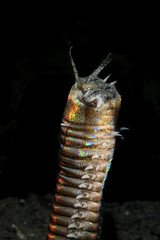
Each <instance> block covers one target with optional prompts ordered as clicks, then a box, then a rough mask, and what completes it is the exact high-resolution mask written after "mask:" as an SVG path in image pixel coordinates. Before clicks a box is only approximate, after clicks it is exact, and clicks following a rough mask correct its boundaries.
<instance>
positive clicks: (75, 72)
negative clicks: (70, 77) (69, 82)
mask: <svg viewBox="0 0 160 240" xmlns="http://www.w3.org/2000/svg"><path fill="white" fill-rule="evenodd" d="M71 51H72V47H70V50H69V56H70V60H71V64H72V67H73V71H74V75H75V79H76V81H78V79H79V76H78V71H77V68H76V65H75V62H74V61H73V58H72V53H71Z"/></svg>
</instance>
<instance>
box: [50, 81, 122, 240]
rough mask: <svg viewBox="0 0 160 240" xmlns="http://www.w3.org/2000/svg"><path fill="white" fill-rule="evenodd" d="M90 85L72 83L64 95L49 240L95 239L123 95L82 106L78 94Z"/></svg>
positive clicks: (90, 86)
mask: <svg viewBox="0 0 160 240" xmlns="http://www.w3.org/2000/svg"><path fill="white" fill-rule="evenodd" d="M94 87H97V86H93V84H83V83H82V84H81V82H80V83H78V84H77V83H75V84H74V86H73V87H72V89H71V91H70V94H69V96H68V101H67V104H66V108H65V111H64V115H63V119H62V124H61V159H60V173H59V178H58V183H57V189H56V194H55V201H54V204H53V213H52V216H51V222H50V225H49V233H48V238H47V239H50V240H51V239H57V240H66V239H79V240H81V239H86V240H87V239H92V240H94V239H97V233H98V225H99V216H100V209H101V199H102V194H103V188H104V183H105V180H106V178H107V174H108V171H109V169H110V166H111V161H112V158H113V153H114V147H115V136H116V132H115V125H116V121H117V116H118V111H119V108H120V103H121V97H120V95H119V94H118V92H117V91H115V92H114V94H113V95H114V96H113V97H109V98H108V99H107V100H106V101H105V102H104V104H102V105H101V106H100V107H98V108H97V107H95V105H94V104H93V105H90V104H86V103H85V100H84V99H83V97H82V95H83V96H84V93H85V89H92V88H94ZM98 87H99V86H98ZM94 103H95V102H94Z"/></svg>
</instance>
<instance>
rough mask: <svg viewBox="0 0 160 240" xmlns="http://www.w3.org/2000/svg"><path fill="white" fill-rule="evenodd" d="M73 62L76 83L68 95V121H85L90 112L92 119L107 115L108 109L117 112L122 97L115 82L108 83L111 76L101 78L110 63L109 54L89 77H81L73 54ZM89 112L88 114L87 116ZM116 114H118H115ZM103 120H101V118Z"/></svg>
mask: <svg viewBox="0 0 160 240" xmlns="http://www.w3.org/2000/svg"><path fill="white" fill-rule="evenodd" d="M70 58H71V63H72V66H73V71H74V74H75V80H76V81H75V84H74V85H73V86H72V88H71V91H70V94H69V96H68V102H67V106H66V109H65V112H64V117H65V118H66V120H67V121H71V122H72V121H73V122H74V121H75V120H76V122H77V121H80V123H84V122H85V119H86V117H88V114H90V118H91V119H94V120H95V118H96V119H99V117H100V116H99V115H100V114H101V115H102V112H103V115H106V114H107V113H106V111H108V110H111V111H112V112H114V113H115V112H117V110H119V108H120V103H121V97H120V95H119V93H118V92H117V90H116V87H115V84H114V83H115V82H113V83H107V80H108V78H109V76H110V75H109V76H107V77H106V78H105V79H101V78H99V76H98V75H99V73H100V72H101V71H102V70H103V69H104V67H106V66H107V65H108V63H110V61H111V54H109V55H108V56H107V57H106V58H105V59H104V61H102V63H101V64H100V65H99V67H98V68H97V69H96V70H95V71H94V72H93V73H92V74H90V75H89V76H87V77H83V78H82V77H79V75H78V71H77V69H76V66H75V63H74V61H73V58H72V56H71V51H70ZM86 114H87V116H86ZM114 115H116V114H114ZM100 121H101V120H100ZM103 121H104V119H103Z"/></svg>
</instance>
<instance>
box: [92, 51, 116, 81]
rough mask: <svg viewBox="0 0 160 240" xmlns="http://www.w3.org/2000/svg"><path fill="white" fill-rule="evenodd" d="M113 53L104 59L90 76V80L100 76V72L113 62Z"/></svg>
mask: <svg viewBox="0 0 160 240" xmlns="http://www.w3.org/2000/svg"><path fill="white" fill-rule="evenodd" d="M111 60H112V59H111V53H109V54H108V56H107V57H106V58H105V59H104V60H103V61H102V63H101V64H100V66H99V67H98V68H97V69H96V70H95V71H94V72H93V73H91V75H90V76H89V77H88V82H89V81H91V80H93V79H94V78H96V77H97V76H98V74H99V73H100V72H101V71H102V70H103V69H104V68H105V67H106V66H107V65H108V64H109V63H110V62H111Z"/></svg>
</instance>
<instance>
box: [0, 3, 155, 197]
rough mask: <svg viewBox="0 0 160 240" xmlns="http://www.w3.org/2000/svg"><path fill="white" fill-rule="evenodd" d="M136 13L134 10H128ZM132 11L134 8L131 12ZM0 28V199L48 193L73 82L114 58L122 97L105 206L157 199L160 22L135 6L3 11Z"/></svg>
mask: <svg viewBox="0 0 160 240" xmlns="http://www.w3.org/2000/svg"><path fill="white" fill-rule="evenodd" d="M135 7H136V6H135ZM136 8H137V9H138V6H137V7H136ZM1 11H2V14H1V22H0V40H1V43H0V198H5V197H7V196H19V197H25V196H27V195H28V193H30V192H34V193H37V194H45V193H48V192H54V189H55V184H56V178H57V173H58V163H59V160H58V154H59V151H58V149H59V134H60V122H61V118H62V114H63V110H64V107H65V103H66V100H67V96H68V93H69V90H70V88H71V86H72V85H73V83H74V76H73V71H72V67H71V64H70V59H69V48H70V46H73V58H74V60H75V62H76V65H77V68H78V71H79V75H80V76H86V75H88V74H90V73H91V72H92V71H93V70H94V69H95V68H96V67H97V66H98V65H99V63H100V62H101V60H102V59H103V58H104V57H105V56H106V55H107V54H108V53H109V52H112V58H113V61H112V63H111V64H110V65H109V66H108V68H107V69H105V70H104V71H103V72H102V73H101V77H105V76H106V75H108V74H110V73H112V77H111V81H112V80H113V81H115V80H117V88H118V91H119V92H120V94H121V95H122V107H121V111H120V117H119V122H118V127H128V128H129V129H130V130H129V131H124V133H123V136H124V140H121V139H119V138H118V139H117V144H116V151H115V155H114V159H113V164H112V168H111V170H110V173H109V176H108V179H107V184H106V187H105V193H104V197H105V199H106V200H107V201H128V200H160V199H159V198H160V197H159V192H158V187H159V181H160V174H159V169H160V151H159V149H160V148H159V140H157V139H159V133H160V127H159V120H160V95H159V89H160V88H159V87H160V82H159V78H160V69H159V64H160V59H159V53H160V48H159V37H158V22H159V16H158V15H157V13H156V12H155V11H152V10H150V11H149V12H146V11H145V9H143V11H140V14H139V13H138V11H135V10H134V8H133V6H132V5H131V6H130V7H128V6H126V8H119V6H117V5H116V4H115V5H114V6H108V5H105V6H104V7H103V6H102V5H101V4H100V3H99V4H93V3H92V6H90V5H89V7H87V6H86V4H83V3H81V5H80V4H78V2H75V3H74V4H70V6H67V4H66V5H64V3H62V2H60V4H59V6H49V5H48V6H43V5H42V6H40V5H39V4H38V5H37V6H35V7H33V6H29V5H27V4H26V5H25V4H24V5H23V6H20V5H18V6H15V5H14V6H11V5H10V6H6V7H4V8H1Z"/></svg>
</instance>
